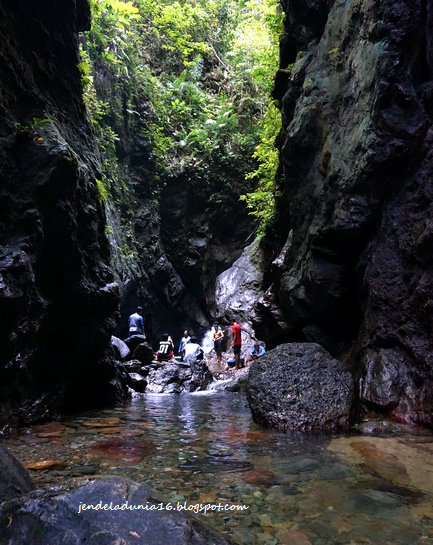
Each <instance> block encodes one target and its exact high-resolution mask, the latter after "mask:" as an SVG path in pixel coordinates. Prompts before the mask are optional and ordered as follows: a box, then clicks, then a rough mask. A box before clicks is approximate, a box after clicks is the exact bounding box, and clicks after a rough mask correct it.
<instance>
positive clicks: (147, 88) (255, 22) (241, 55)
mask: <svg viewBox="0 0 433 545" xmlns="http://www.w3.org/2000/svg"><path fill="white" fill-rule="evenodd" d="M276 8H277V3H276V0H241V1H239V0H175V1H172V0H135V1H134V3H132V2H122V1H120V0H91V9H92V15H93V23H92V28H91V30H90V31H89V32H88V33H87V34H86V36H85V40H83V45H82V48H81V55H82V60H81V62H80V64H79V68H80V71H81V75H82V86H83V95H84V101H85V103H86V106H87V108H88V111H89V117H90V119H91V121H92V123H93V125H94V128H95V133H96V135H97V139H98V143H99V149H100V154H101V161H102V171H103V182H104V186H105V187H106V188H107V189H108V193H109V195H110V197H111V198H112V199H113V200H114V201H115V202H117V203H118V204H119V205H121V203H125V200H128V199H129V202H130V203H131V202H132V201H133V199H134V197H133V190H132V189H131V187H132V185H131V184H132V181H131V180H130V176H129V174H128V172H127V167H126V165H125V164H121V163H119V161H118V160H117V151H116V149H117V144H118V142H119V136H118V135H117V134H116V133H117V132H119V134H121V131H122V128H123V127H124V126H125V123H126V121H125V120H126V117H125V116H128V115H129V116H130V117H129V118H128V120H127V123H128V130H132V127H134V131H135V132H141V134H142V138H144V139H145V140H146V142H148V143H149V148H150V157H151V160H152V161H153V167H152V169H153V173H152V177H147V178H146V187H141V188H140V190H141V191H143V192H144V193H145V195H146V197H147V198H150V199H157V198H158V196H159V194H160V192H161V190H162V188H163V187H164V184H165V180H167V178H168V177H171V176H180V175H184V176H185V177H187V178H188V179H189V180H190V183H191V184H195V185H197V186H200V188H202V187H207V188H208V192H209V195H210V197H211V198H210V202H213V203H221V202H222V201H223V197H224V196H225V195H227V194H228V193H229V192H230V194H231V195H232V196H233V197H236V195H240V194H242V193H247V195H246V196H245V200H246V202H247V205H248V207H249V208H250V209H251V211H252V213H253V214H254V216H255V217H256V218H257V219H258V220H259V221H264V218H265V217H266V215H267V214H268V212H269V210H270V209H271V205H272V202H273V197H272V194H273V193H272V192H274V189H275V188H274V186H273V185H272V184H271V182H270V178H271V172H274V171H275V168H274V163H275V162H276V160H277V159H276V155H275V153H274V150H273V148H272V145H273V138H274V137H272V136H271V135H270V129H269V124H270V123H271V120H272V122H275V123H276V118H277V113H276V110H275V109H273V110H272V113H271V114H269V113H268V114H266V112H268V110H269V107H270V102H269V93H270V90H271V85H272V80H273V75H274V73H275V71H276V69H277V68H278V48H279V33H280V30H281V25H282V14H281V13H279V12H278V11H277V9H276ZM92 74H93V75H92ZM272 108H274V107H272ZM263 118H265V120H266V121H264V122H263V123H262V122H260V123H259V121H260V120H262V119H263ZM274 128H275V127H274ZM263 131H264V132H263ZM262 132H263V134H264V136H263V138H264V139H265V140H266V141H265V140H263V139H262V141H261V140H260V135H261V133H262ZM265 133H266V136H265ZM260 142H261V144H260ZM257 145H259V148H258V149H257V151H256V152H255V153H254V150H255V149H256V147H257ZM271 148H272V152H271ZM268 152H269V153H271V155H272V157H270V156H269V157H268V156H267V155H266V154H267V153H268ZM253 154H254V156H253ZM257 162H261V165H262V166H259V167H258V168H257ZM251 171H253V173H252V174H251V175H250V176H248V177H247V178H246V179H245V172H251ZM133 183H134V184H136V183H137V182H136V181H134V182H133ZM257 183H259V185H260V187H259V188H258V189H257V190H255V191H252V192H251V193H248V192H249V191H250V190H251V189H254V188H255V187H256V185H257ZM134 191H135V188H134ZM259 194H262V195H261V196H259ZM268 215H269V214H268Z"/></svg>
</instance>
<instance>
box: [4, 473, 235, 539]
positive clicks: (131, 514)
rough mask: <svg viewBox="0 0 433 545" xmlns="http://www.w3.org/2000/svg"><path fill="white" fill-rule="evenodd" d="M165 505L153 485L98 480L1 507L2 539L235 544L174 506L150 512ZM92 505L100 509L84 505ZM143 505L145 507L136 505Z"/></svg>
mask: <svg viewBox="0 0 433 545" xmlns="http://www.w3.org/2000/svg"><path fill="white" fill-rule="evenodd" d="M161 504H162V505H163V506H164V507H165V506H166V505H167V504H165V503H162V502H161V500H160V499H156V498H155V497H154V494H153V492H152V490H150V489H149V488H147V487H145V486H141V485H139V484H137V483H134V482H133V481H129V480H127V479H122V478H120V477H111V478H108V479H103V480H99V481H95V482H92V483H90V484H86V485H85V486H82V487H81V488H79V489H78V490H75V491H73V492H69V493H67V494H62V495H60V496H50V494H49V493H47V492H42V491H38V492H33V493H31V494H29V495H27V496H25V497H22V498H18V499H15V500H11V501H9V502H7V503H4V504H3V505H2V507H1V509H0V527H1V528H2V540H1V541H2V543H8V545H22V544H23V543H32V544H37V543H38V544H47V543H52V544H54V543H55V544H56V545H70V544H72V543H92V545H108V544H114V543H118V544H120V543H122V544H124V545H129V544H133V545H140V544H141V545H161V544H163V543H171V544H172V545H230V544H231V543H232V542H231V541H230V540H228V539H227V538H225V537H223V536H221V535H219V534H218V533H217V532H215V531H214V530H211V529H210V528H208V527H207V526H206V525H205V524H203V523H202V522H200V521H198V520H197V519H196V518H193V517H192V516H190V515H187V514H184V513H182V512H179V511H177V510H176V509H175V508H176V507H177V505H176V504H173V505H172V507H173V509H172V510H165V509H164V510H162V509H154V510H149V508H150V506H152V505H153V506H159V505H161ZM89 505H92V506H94V507H96V509H87V508H84V507H85V506H89ZM98 505H100V506H101V507H100V508H98V507H97V506H98ZM139 505H140V506H142V508H141V509H134V508H133V506H139ZM116 506H117V509H116ZM146 506H147V508H148V510H146ZM104 507H106V509H104ZM109 507H111V510H110V509H109ZM83 508H84V510H83ZM80 511H81V512H80Z"/></svg>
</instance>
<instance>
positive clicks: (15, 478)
mask: <svg viewBox="0 0 433 545" xmlns="http://www.w3.org/2000/svg"><path fill="white" fill-rule="evenodd" d="M33 489H34V485H33V483H32V480H31V478H30V476H29V474H28V473H27V471H26V470H25V469H24V467H23V466H22V464H21V463H20V462H18V460H16V459H15V458H14V457H13V456H12V455H11V454H9V452H8V451H7V450H5V449H4V448H3V447H1V446H0V503H1V502H3V501H7V500H10V499H11V498H15V497H17V496H21V495H22V494H26V493H27V492H30V491H31V490H33Z"/></svg>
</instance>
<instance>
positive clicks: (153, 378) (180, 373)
mask: <svg viewBox="0 0 433 545" xmlns="http://www.w3.org/2000/svg"><path fill="white" fill-rule="evenodd" d="M212 380H213V378H212V373H211V372H210V371H209V369H208V367H207V365H206V363H205V362H204V361H203V360H197V361H193V362H191V365H189V364H188V363H172V362H169V363H166V364H165V365H162V366H161V367H158V368H157V369H154V370H153V371H150V373H149V374H148V376H147V383H148V384H147V388H146V393H154V394H161V393H172V394H178V393H182V392H196V391H198V390H206V388H207V387H208V385H209V384H210V383H211V382H212Z"/></svg>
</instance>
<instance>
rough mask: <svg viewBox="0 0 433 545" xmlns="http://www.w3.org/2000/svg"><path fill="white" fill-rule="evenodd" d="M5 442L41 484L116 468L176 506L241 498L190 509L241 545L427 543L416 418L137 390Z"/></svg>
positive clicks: (66, 486) (429, 491)
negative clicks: (349, 426)
mask: <svg viewBox="0 0 433 545" xmlns="http://www.w3.org/2000/svg"><path fill="white" fill-rule="evenodd" d="M2 445H3V446H4V447H6V448H7V449H8V450H9V451H10V452H11V453H12V454H13V455H14V456H15V457H16V458H18V459H19V460H20V461H21V462H22V463H23V464H24V465H25V466H26V467H27V468H28V471H29V473H30V475H31V477H32V480H33V482H34V483H35V485H36V486H37V487H38V488H40V489H42V490H43V491H46V492H47V493H49V494H54V495H58V494H63V493H65V492H67V491H68V490H70V489H72V488H74V487H76V486H77V485H80V484H82V483H87V482H89V481H91V482H92V481H95V480H96V481H98V480H99V479H100V478H101V477H105V476H114V477H119V478H127V479H132V480H133V481H135V482H136V483H140V484H144V485H149V486H151V487H152V488H153V489H154V490H155V494H156V495H157V496H158V497H160V498H162V499H163V500H164V501H166V502H171V503H172V505H173V506H176V505H177V502H180V504H182V505H183V504H185V502H186V503H187V504H188V505H193V504H197V503H209V504H218V503H221V504H230V505H231V504H237V505H238V504H240V505H247V506H249V508H248V510H247V511H246V512H242V513H232V512H229V513H225V512H220V513H218V512H212V513H208V514H206V515H203V514H198V515H197V516H198V517H199V519H201V520H203V521H205V522H206V524H207V525H209V526H210V527H212V528H213V529H215V530H218V531H219V532H221V533H222V534H223V535H225V536H226V537H227V538H231V539H232V540H233V541H234V542H236V543H239V544H246V545H247V544H251V545H254V544H257V545H277V544H278V545H286V544H290V545H292V544H293V545H328V544H331V543H347V544H351V545H355V544H361V543H362V544H364V543H368V544H374V545H383V544H385V545H397V544H401V545H409V544H414V545H415V544H417V545H418V544H421V543H423V544H433V508H432V500H433V477H432V475H433V435H432V434H431V433H430V432H429V431H427V430H425V429H422V428H413V427H412V428H409V427H406V426H403V425H396V424H392V423H389V422H382V421H377V422H366V423H364V424H362V425H360V426H358V427H357V428H356V429H354V430H352V431H350V432H349V433H343V434H338V435H324V434H320V433H299V432H292V433H287V432H286V433H282V432H279V431H276V430H270V429H265V428H263V427H261V426H259V425H258V424H256V423H255V422H253V420H252V419H251V412H250V409H249V408H248V404H247V401H246V398H245V395H244V394H243V393H230V392H221V393H219V392H216V393H215V392H213V393H212V392H201V393H195V394H181V395H164V394H162V395H155V394H152V395H145V396H140V397H137V398H135V399H133V400H132V401H131V402H130V403H128V404H126V405H124V406H122V407H118V408H116V409H112V410H104V411H92V412H86V413H81V414H79V415H75V416H69V417H66V418H64V420H63V421H62V422H51V423H46V424H42V425H39V426H35V427H31V428H25V429H22V430H20V432H19V433H18V434H17V435H15V436H12V437H10V438H8V439H5V440H3V441H2ZM112 484H113V483H112ZM95 486H96V485H95ZM116 486H118V485H116ZM112 488H113V487H112ZM114 488H115V487H114ZM44 493H45V492H44ZM131 497H132V496H131ZM100 499H101V500H104V498H102V497H101V498H100ZM8 505H9V504H8ZM113 516H114V515H113ZM137 516H138V515H136V514H135V513H134V517H137ZM161 520H162V519H161ZM137 524H138V523H137ZM137 528H138V526H136V527H135V528H132V527H131V529H130V530H131V532H136V533H138V534H140V532H139V531H138V530H137ZM131 539H133V538H132V537H131ZM221 539H222V537H221ZM0 542H1V538H0ZM209 542H211V541H209Z"/></svg>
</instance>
